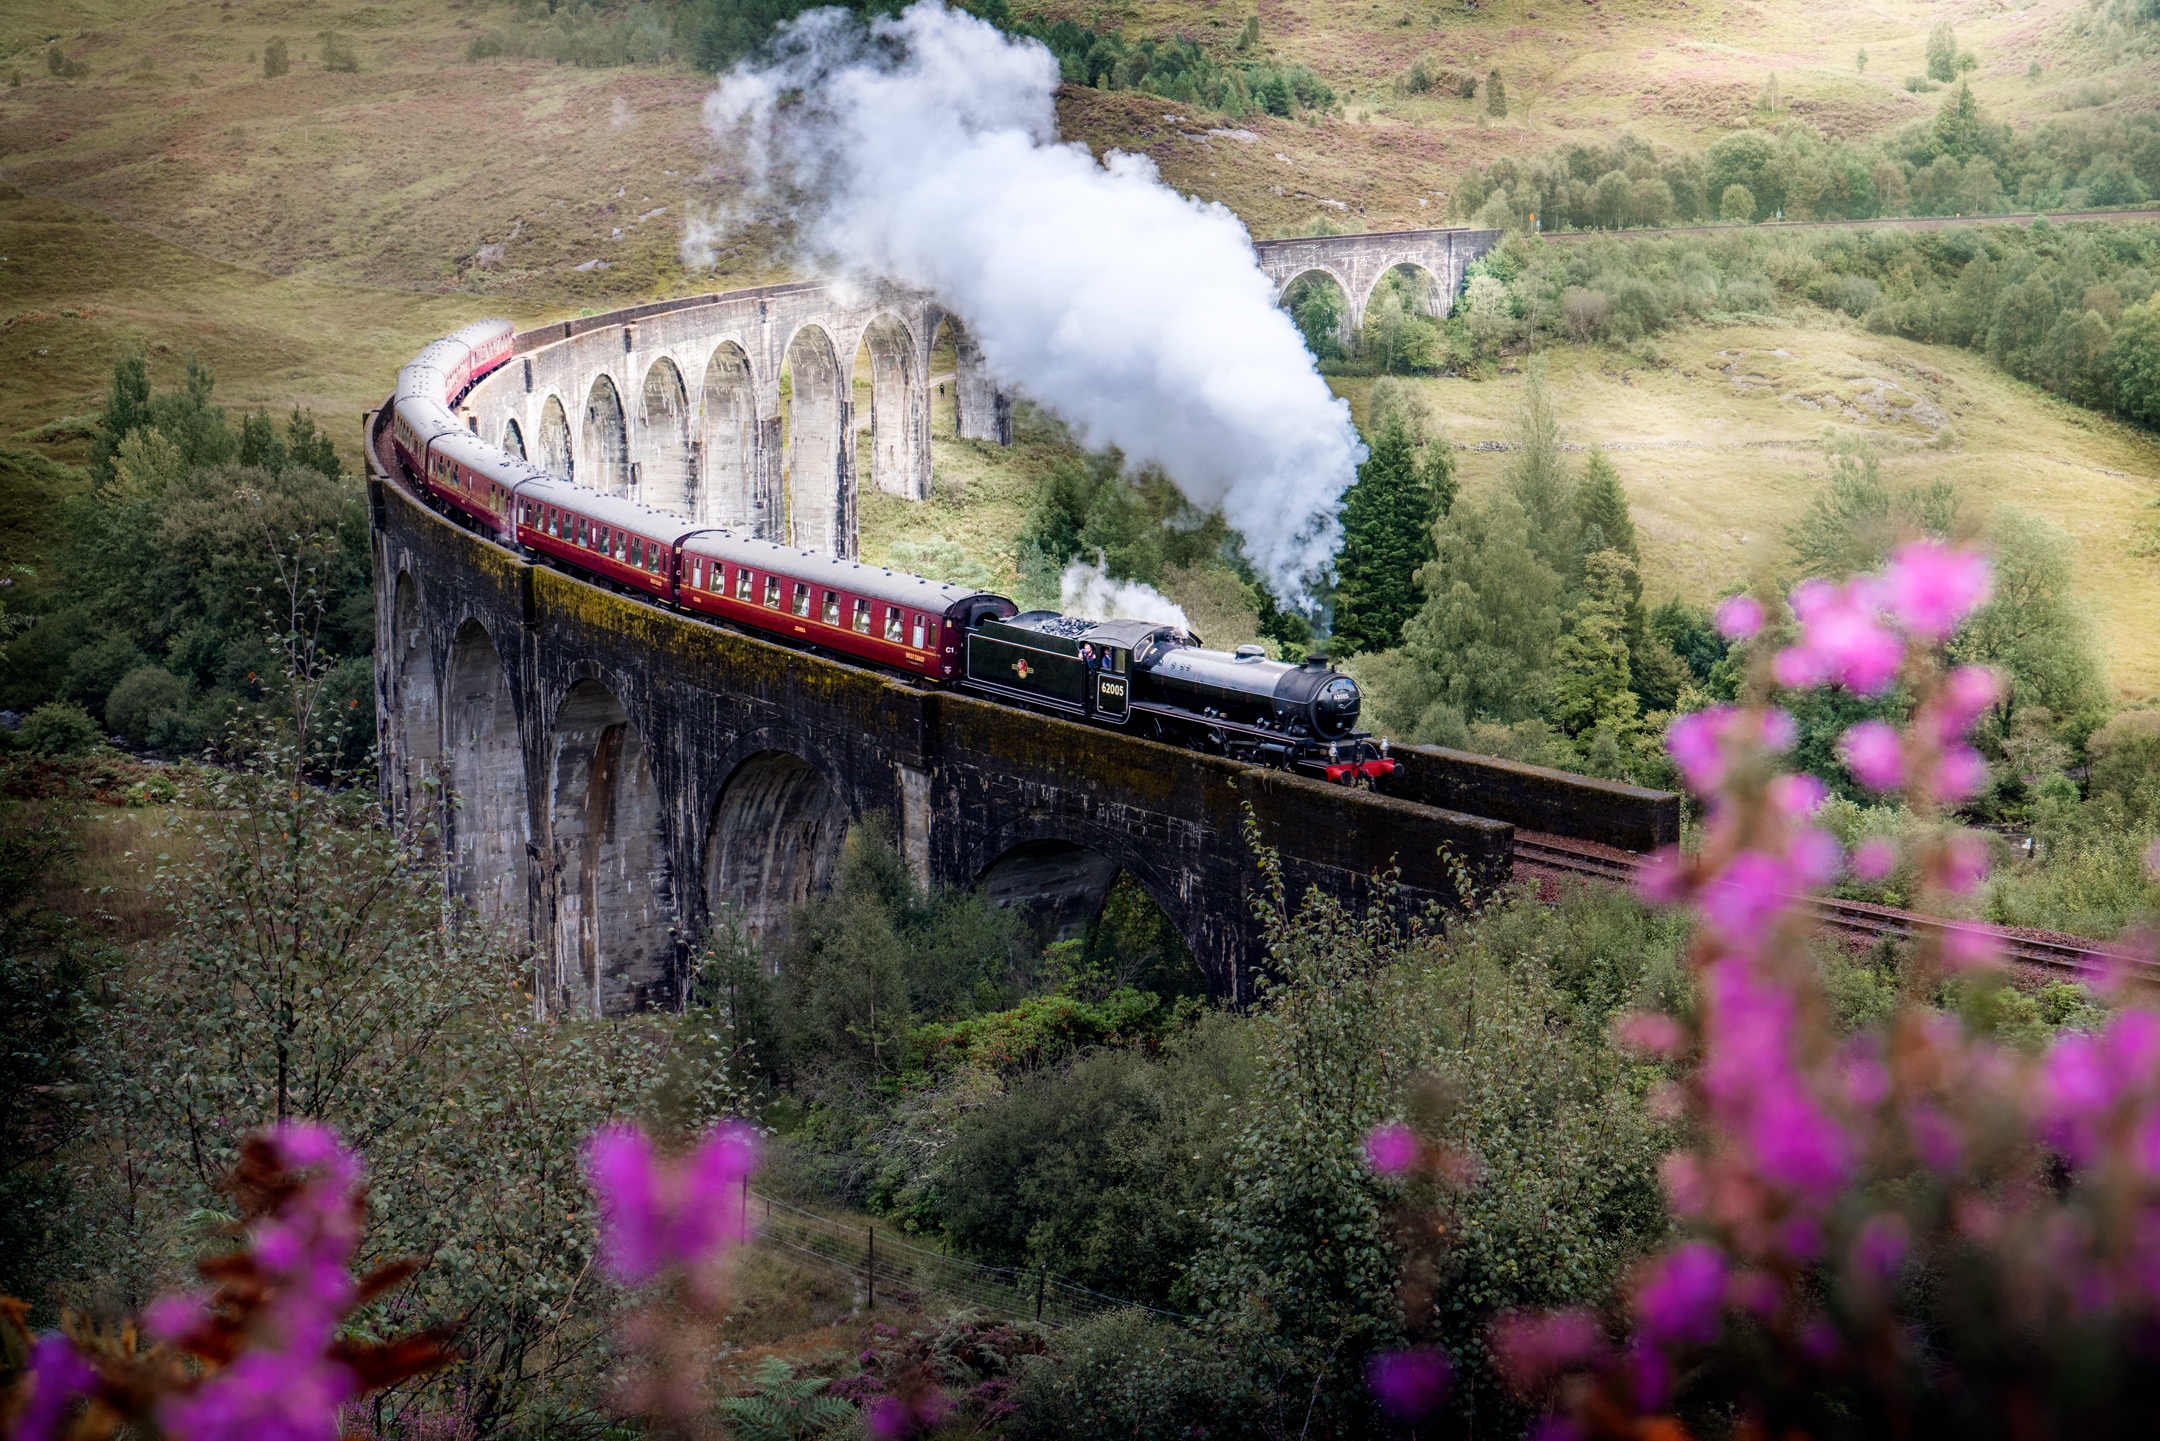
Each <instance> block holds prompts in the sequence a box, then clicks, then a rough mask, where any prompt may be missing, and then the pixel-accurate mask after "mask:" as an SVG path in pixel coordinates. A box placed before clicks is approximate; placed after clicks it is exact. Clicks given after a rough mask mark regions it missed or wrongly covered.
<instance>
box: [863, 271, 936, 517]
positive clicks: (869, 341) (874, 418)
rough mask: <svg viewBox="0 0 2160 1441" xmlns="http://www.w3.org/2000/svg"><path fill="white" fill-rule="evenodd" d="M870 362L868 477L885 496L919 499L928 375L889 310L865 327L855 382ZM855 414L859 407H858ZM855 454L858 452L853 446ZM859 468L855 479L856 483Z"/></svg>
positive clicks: (926, 445)
mask: <svg viewBox="0 0 2160 1441" xmlns="http://www.w3.org/2000/svg"><path fill="white" fill-rule="evenodd" d="M865 352H867V354H868V358H869V362H870V378H869V379H870V384H869V391H870V396H869V398H870V448H869V452H868V453H869V457H870V479H871V483H872V484H874V485H876V486H877V488H878V489H879V490H882V491H884V492H885V493H886V494H887V495H897V496H900V497H902V498H903V499H906V500H923V499H926V498H928V496H929V494H930V404H929V386H928V385H927V384H925V383H924V382H925V380H926V379H927V377H926V376H925V375H924V373H923V371H922V368H921V365H920V364H919V363H918V361H917V359H916V348H915V336H914V333H913V332H912V331H910V330H909V329H908V326H907V322H906V321H904V320H902V319H901V318H900V317H899V316H897V315H894V314H892V313H891V312H890V311H887V312H886V313H884V314H882V315H879V316H877V317H875V318H874V319H872V320H871V322H870V324H869V325H867V326H866V327H864V329H863V334H862V340H861V342H860V343H859V345H858V346H857V349H856V354H855V356H854V360H855V365H854V367H853V373H854V376H855V380H854V384H855V385H857V386H860V385H861V384H862V361H863V358H864V353H865ZM857 413H858V414H860V408H859V407H858V412H857ZM856 453H857V454H858V455H861V454H862V453H863V452H862V451H861V450H860V449H859V448H858V450H857V452H856ZM861 479H862V477H861V474H860V471H858V472H857V476H856V482H857V484H860V483H861Z"/></svg>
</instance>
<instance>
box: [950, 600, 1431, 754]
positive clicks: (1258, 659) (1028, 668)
mask: <svg viewBox="0 0 2160 1441" xmlns="http://www.w3.org/2000/svg"><path fill="white" fill-rule="evenodd" d="M963 685H964V686H965V687H966V688H967V689H969V690H974V691H980V692H983V693H985V694H988V695H992V696H996V697H999V698H1000V699H1004V700H1011V701H1018V702H1020V703H1021V704H1024V705H1028V706H1031V707H1034V708H1037V709H1041V710H1047V711H1050V712H1052V713H1055V714H1062V715H1067V716H1071V717H1073V718H1074V719H1078V720H1085V721H1091V722H1093V723H1095V724H1097V725H1108V726H1117V727H1119V728H1121V729H1126V730H1129V731H1133V732H1135V733H1138V734H1141V735H1145V736H1148V737H1150V738H1151V739H1155V740H1161V741H1169V742H1173V743H1177V744H1183V745H1187V746H1191V747H1192V748H1194V749H1196V750H1205V751H1210V752H1213V753H1214V754H1217V755H1223V756H1230V757H1233V758H1235V759H1238V760H1244V761H1251V762H1255V763H1257V764H1260V765H1271V766H1281V767H1294V768H1297V769H1301V770H1306V771H1309V772H1312V773H1314V774H1317V775H1324V776H1326V777H1327V779H1329V780H1331V781H1336V782H1341V783H1364V784H1368V785H1369V784H1373V783H1375V782H1378V781H1380V780H1382V779H1384V778H1385V777H1387V776H1389V775H1391V774H1392V773H1393V772H1394V770H1395V764H1396V763H1395V762H1394V761H1393V760H1392V759H1390V758H1389V757H1388V754H1387V742H1385V741H1381V742H1379V743H1377V744H1376V743H1375V742H1374V741H1373V739H1372V736H1371V734H1370V732H1367V731H1361V730H1359V729H1358V728H1357V723H1358V713H1359V710H1360V708H1361V706H1362V700H1361V698H1360V697H1359V695H1358V686H1357V682H1356V681H1354V680H1352V679H1351V678H1350V677H1349V676H1346V675H1344V674H1342V673H1341V672H1340V671H1337V670H1335V669H1334V668H1333V667H1332V666H1330V665H1329V664H1328V660H1327V657H1326V656H1317V655H1316V656H1307V657H1306V659H1305V663H1304V664H1303V665H1290V664H1287V663H1285V662H1282V661H1272V660H1269V659H1267V657H1266V653H1265V652H1264V651H1262V650H1261V648H1260V647H1259V646H1256V645H1247V646H1239V647H1238V648H1237V650H1236V651H1234V652H1231V651H1220V650H1209V649H1207V648H1206V647H1204V646H1202V645H1200V644H1198V643H1197V642H1196V641H1195V639H1194V638H1193V637H1192V636H1191V635H1189V634H1188V633H1187V632H1185V631H1183V630H1181V629H1179V628H1178V627H1176V626H1173V625H1163V624H1160V623H1157V622H1152V621H1140V620H1101V621H1097V620H1081V619H1078V618H1076V617H1073V616H1067V615H1060V614H1058V613H1057V612H1055V611H1047V610H1036V611H1029V612H1027V613H1026V614H1024V615H1016V616H1012V617H1010V618H1009V619H998V618H995V617H992V616H988V615H985V616H983V617H981V618H980V619H978V620H977V621H976V622H975V623H974V625H973V626H972V627H971V628H970V629H969V630H968V632H967V671H966V679H965V681H963Z"/></svg>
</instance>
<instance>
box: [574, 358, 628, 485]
mask: <svg viewBox="0 0 2160 1441" xmlns="http://www.w3.org/2000/svg"><path fill="white" fill-rule="evenodd" d="M578 454H579V456H580V457H581V458H582V459H583V460H584V462H585V464H586V467H587V468H586V472H585V478H584V479H583V480H582V481H581V482H580V484H583V485H587V486H590V487H591V488H593V489H594V490H597V491H599V492H600V493H601V494H602V495H628V494H629V493H630V425H629V422H628V420H627V419H626V418H625V417H624V415H623V403H622V393H621V392H620V391H618V390H617V389H616V388H615V381H614V378H613V377H612V376H609V375H605V374H603V375H600V376H597V377H595V378H594V380H593V383H592V389H591V390H589V391H587V392H586V395H585V428H584V433H583V434H582V435H581V436H580V437H579V442H578Z"/></svg>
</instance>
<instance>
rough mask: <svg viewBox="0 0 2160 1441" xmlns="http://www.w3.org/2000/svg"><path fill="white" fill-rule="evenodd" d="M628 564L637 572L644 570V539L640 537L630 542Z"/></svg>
mask: <svg viewBox="0 0 2160 1441" xmlns="http://www.w3.org/2000/svg"><path fill="white" fill-rule="evenodd" d="M630 563H631V564H632V565H634V566H636V567H637V568H638V569H639V570H643V569H644V568H645V537H644V536H642V535H641V536H637V537H635V538H634V539H632V540H631V542H630Z"/></svg>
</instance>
